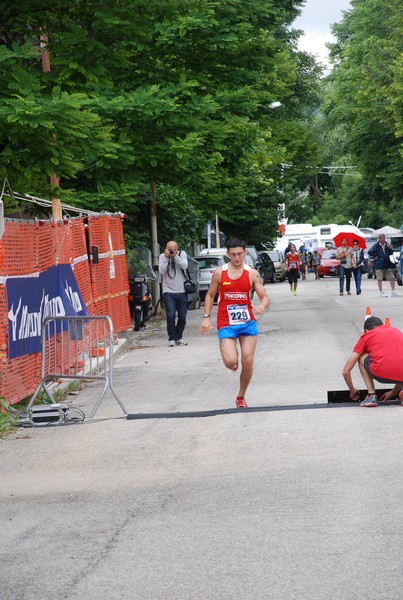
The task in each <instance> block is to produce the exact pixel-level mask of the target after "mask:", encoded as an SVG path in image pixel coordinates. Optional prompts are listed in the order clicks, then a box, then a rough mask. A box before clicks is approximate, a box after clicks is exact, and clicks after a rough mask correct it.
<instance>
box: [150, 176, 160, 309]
mask: <svg viewBox="0 0 403 600" xmlns="http://www.w3.org/2000/svg"><path fill="white" fill-rule="evenodd" d="M150 192H151V243H152V257H153V267H154V272H155V273H156V274H157V273H158V264H159V249H158V228H157V197H156V193H155V183H154V181H152V182H151V183H150ZM154 283H155V285H154ZM152 285H153V286H154V289H153V304H154V306H155V307H157V306H158V304H159V301H160V285H159V278H158V277H157V281H156V282H154V281H153V282H152Z"/></svg>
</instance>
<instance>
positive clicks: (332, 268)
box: [319, 250, 340, 277]
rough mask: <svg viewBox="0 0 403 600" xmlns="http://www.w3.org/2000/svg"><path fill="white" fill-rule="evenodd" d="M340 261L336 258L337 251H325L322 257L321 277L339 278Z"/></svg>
mask: <svg viewBox="0 0 403 600" xmlns="http://www.w3.org/2000/svg"><path fill="white" fill-rule="evenodd" d="M339 266H340V261H339V259H338V258H336V250H323V251H322V252H321V257H320V265H319V277H324V276H325V275H330V276H332V275H333V276H334V277H338V276H339Z"/></svg>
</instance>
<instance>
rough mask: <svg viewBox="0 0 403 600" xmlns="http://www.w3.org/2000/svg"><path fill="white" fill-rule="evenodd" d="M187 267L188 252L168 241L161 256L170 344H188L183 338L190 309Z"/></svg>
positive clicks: (160, 263)
mask: <svg viewBox="0 0 403 600" xmlns="http://www.w3.org/2000/svg"><path fill="white" fill-rule="evenodd" d="M187 268H188V259H187V256H186V252H184V251H183V250H182V251H181V252H179V249H178V244H177V243H176V242H174V241H171V242H168V243H167V245H166V248H165V250H164V252H163V253H162V254H160V258H159V272H160V275H161V277H162V294H163V299H164V306H165V311H166V317H167V331H168V346H187V342H184V341H183V339H182V337H183V332H184V330H185V326H186V317H187V310H188V297H187V293H186V292H185V286H184V281H185V279H186V269H187ZM176 315H177V317H178V318H176Z"/></svg>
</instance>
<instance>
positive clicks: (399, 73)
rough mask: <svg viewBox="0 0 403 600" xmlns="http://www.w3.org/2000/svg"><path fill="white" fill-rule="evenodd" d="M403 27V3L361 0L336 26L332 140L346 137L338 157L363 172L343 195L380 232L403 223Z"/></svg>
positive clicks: (339, 191) (329, 105) (328, 110)
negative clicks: (389, 224)
mask: <svg viewBox="0 0 403 600" xmlns="http://www.w3.org/2000/svg"><path fill="white" fill-rule="evenodd" d="M402 26H403V9H402V6H401V3H399V2H394V1H393V0H353V1H352V10H351V11H349V12H348V13H347V14H346V15H345V16H344V19H343V21H342V22H341V23H340V24H337V25H334V27H333V31H334V34H335V36H336V43H335V44H334V45H332V47H331V55H332V59H333V61H334V63H335V69H334V71H333V73H332V74H331V76H330V77H329V86H328V93H327V94H326V97H325V101H324V111H325V114H326V115H327V117H328V129H329V137H328V139H330V136H332V135H333V136H334V133H335V132H339V139H340V140H341V141H342V143H341V146H340V148H339V150H338V151H335V153H334V155H333V157H334V159H336V161H337V160H343V159H347V161H349V164H350V165H354V166H355V167H356V171H357V173H359V174H360V175H361V177H360V178H359V179H356V180H355V182H354V184H351V185H347V184H348V182H346V183H345V184H344V185H343V186H341V185H339V186H336V190H335V192H336V196H337V197H338V198H339V200H343V198H345V200H346V202H347V201H348V200H349V202H350V207H349V216H350V218H352V217H353V213H355V215H363V217H364V220H363V222H364V221H365V224H367V225H372V226H373V227H378V226H382V225H384V224H385V223H387V222H388V223H389V221H393V223H394V224H395V225H396V226H399V225H400V224H401V223H402V222H403V209H402V200H401V194H402V189H403V171H402V168H401V166H402V158H403V144H402V141H403V95H402V91H403V53H402V41H401V40H402ZM347 188H349V190H347ZM347 191H349V196H350V197H349V199H348V198H347V194H346V192H347ZM346 202H345V206H346V209H347V204H346ZM344 214H345V213H344Z"/></svg>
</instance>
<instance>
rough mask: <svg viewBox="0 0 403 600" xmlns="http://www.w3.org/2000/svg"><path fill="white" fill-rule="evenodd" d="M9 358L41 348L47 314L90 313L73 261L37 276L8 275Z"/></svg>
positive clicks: (62, 315) (39, 350)
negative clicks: (43, 323) (43, 326)
mask: <svg viewBox="0 0 403 600" xmlns="http://www.w3.org/2000/svg"><path fill="white" fill-rule="evenodd" d="M6 294H7V310H8V358H9V360H11V359H12V358H16V357H17V356H23V355H24V354H33V353H35V352H41V349H42V348H41V330H42V322H43V320H44V318H45V317H64V316H77V315H82V316H85V315H88V312H87V308H86V306H85V302H84V300H83V297H82V296H81V292H80V290H79V287H78V285H77V282H76V279H75V277H74V273H73V269H72V268H71V265H57V266H54V267H51V268H50V269H48V270H47V271H44V272H43V273H39V274H38V275H37V276H35V277H8V278H7V280H6Z"/></svg>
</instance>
